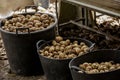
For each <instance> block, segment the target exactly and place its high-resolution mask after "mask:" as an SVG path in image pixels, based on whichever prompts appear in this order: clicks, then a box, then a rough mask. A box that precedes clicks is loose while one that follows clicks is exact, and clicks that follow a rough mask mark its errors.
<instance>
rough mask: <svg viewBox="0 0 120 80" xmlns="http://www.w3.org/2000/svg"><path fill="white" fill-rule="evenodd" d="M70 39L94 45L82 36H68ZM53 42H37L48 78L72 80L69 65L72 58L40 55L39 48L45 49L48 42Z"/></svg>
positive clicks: (50, 79)
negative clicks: (75, 37)
mask: <svg viewBox="0 0 120 80" xmlns="http://www.w3.org/2000/svg"><path fill="white" fill-rule="evenodd" d="M66 39H67V38H66ZM68 39H70V40H71V41H75V40H77V41H78V42H79V43H80V42H84V43H86V45H88V46H89V47H92V45H93V43H92V42H90V41H88V40H84V39H80V38H79V39H74V38H68ZM51 42H52V41H47V42H45V41H41V40H40V41H38V42H37V48H38V50H37V51H38V54H39V57H40V60H41V64H42V67H43V70H44V73H45V76H46V77H47V80H72V76H71V73H70V69H69V66H68V65H69V62H70V60H71V59H50V58H47V57H44V56H42V55H40V53H39V50H41V49H43V48H44V47H45V46H47V45H48V44H51ZM41 44H42V45H41ZM39 45H41V46H39Z"/></svg>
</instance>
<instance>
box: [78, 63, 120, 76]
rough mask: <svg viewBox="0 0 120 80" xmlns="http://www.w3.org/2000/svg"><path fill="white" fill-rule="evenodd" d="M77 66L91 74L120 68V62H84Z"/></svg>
mask: <svg viewBox="0 0 120 80" xmlns="http://www.w3.org/2000/svg"><path fill="white" fill-rule="evenodd" d="M79 67H80V68H81V69H83V70H84V71H85V72H86V73H89V74H93V73H103V72H109V71H113V70H117V69H120V63H114V62H113V61H109V62H101V63H98V62H95V63H87V62H85V63H83V64H80V65H79ZM78 72H79V71H78Z"/></svg>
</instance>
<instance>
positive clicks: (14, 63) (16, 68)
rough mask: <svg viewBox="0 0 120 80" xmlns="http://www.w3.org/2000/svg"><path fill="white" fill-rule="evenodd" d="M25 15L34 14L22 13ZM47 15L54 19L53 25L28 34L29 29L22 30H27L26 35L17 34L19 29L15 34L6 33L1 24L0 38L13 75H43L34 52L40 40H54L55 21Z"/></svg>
mask: <svg viewBox="0 0 120 80" xmlns="http://www.w3.org/2000/svg"><path fill="white" fill-rule="evenodd" d="M26 14H30V15H33V14H35V13H24V14H23V15H26ZM40 14H43V13H40ZM45 14H47V13H45ZM48 15H50V16H52V17H53V18H54V19H55V23H54V24H52V25H50V26H49V27H48V28H46V29H43V30H38V31H35V32H29V28H23V29H22V30H25V29H27V31H28V32H26V33H19V30H21V28H20V29H19V28H18V29H16V32H8V31H5V30H3V29H2V26H3V25H4V24H3V22H1V25H0V31H1V36H2V39H3V42H4V46H5V50H6V53H7V56H8V61H9V64H10V68H11V71H12V72H13V73H15V74H19V75H38V74H43V70H42V67H41V63H40V60H39V56H38V54H37V51H36V42H37V41H38V40H40V39H42V40H52V39H54V38H55V26H56V23H57V20H56V18H55V17H54V16H53V15H51V14H48ZM11 18H12V16H10V17H8V18H7V19H11Z"/></svg>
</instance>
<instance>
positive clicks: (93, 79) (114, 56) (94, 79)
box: [69, 50, 120, 80]
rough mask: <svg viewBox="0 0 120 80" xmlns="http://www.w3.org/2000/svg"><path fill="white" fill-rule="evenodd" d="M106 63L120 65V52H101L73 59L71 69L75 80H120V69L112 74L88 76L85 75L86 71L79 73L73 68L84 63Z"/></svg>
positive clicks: (70, 64)
mask: <svg viewBox="0 0 120 80" xmlns="http://www.w3.org/2000/svg"><path fill="white" fill-rule="evenodd" d="M106 61H114V62H115V63H120V51H119V50H99V51H94V52H90V53H88V54H85V55H82V56H80V57H77V58H74V59H72V60H71V61H70V63H69V68H70V70H71V73H72V77H73V80H120V69H118V70H115V71H111V72H104V73H94V74H87V73H84V71H82V72H83V73H79V72H78V70H76V69H75V68H73V66H78V65H79V64H82V63H84V62H89V63H93V62H106Z"/></svg>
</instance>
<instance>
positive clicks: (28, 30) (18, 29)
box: [16, 28, 30, 35]
mask: <svg viewBox="0 0 120 80" xmlns="http://www.w3.org/2000/svg"><path fill="white" fill-rule="evenodd" d="M20 30H27V32H28V34H30V29H29V28H16V35H18V34H19V32H18V31H20Z"/></svg>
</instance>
